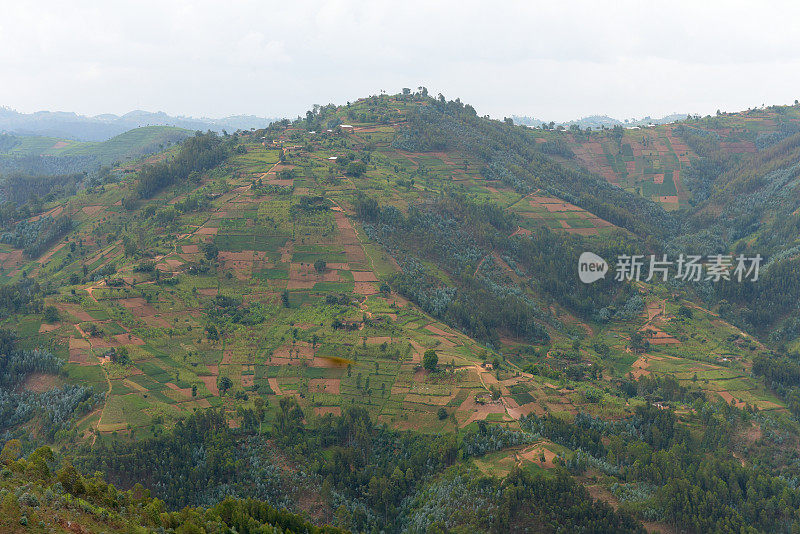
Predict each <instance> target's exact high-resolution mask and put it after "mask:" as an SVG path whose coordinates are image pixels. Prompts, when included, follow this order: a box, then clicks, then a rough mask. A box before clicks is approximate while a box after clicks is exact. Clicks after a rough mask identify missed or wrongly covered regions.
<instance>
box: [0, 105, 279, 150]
mask: <svg viewBox="0 0 800 534" xmlns="http://www.w3.org/2000/svg"><path fill="white" fill-rule="evenodd" d="M274 120H277V119H274V118H268V117H256V116H253V115H234V116H230V117H224V118H221V119H209V118H192V117H173V116H170V115H167V114H166V113H164V112H157V113H152V112H148V111H141V110H137V111H131V112H129V113H126V114H124V115H114V114H104V115H97V116H94V117H87V116H85V115H79V114H77V113H69V112H52V111H39V112H36V113H19V112H17V111H15V110H13V109H9V108H0V132H4V133H7V134H11V135H17V136H22V137H27V136H34V137H55V138H63V139H76V140H79V141H94V142H100V141H107V140H108V139H110V138H112V137H116V136H118V135H120V134H123V133H125V132H127V131H129V130H134V129H137V128H143V127H148V126H169V127H173V128H182V129H186V130H192V131H196V130H201V131H206V130H213V131H216V132H221V131H222V130H228V131H231V132H233V131H236V130H249V129H251V128H264V127H265V126H268V125H269V123H270V122H273V121H274Z"/></svg>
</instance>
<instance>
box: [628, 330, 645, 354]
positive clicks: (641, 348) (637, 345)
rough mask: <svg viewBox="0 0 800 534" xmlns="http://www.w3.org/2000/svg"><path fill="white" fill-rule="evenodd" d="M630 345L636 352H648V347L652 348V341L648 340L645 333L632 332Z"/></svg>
mask: <svg viewBox="0 0 800 534" xmlns="http://www.w3.org/2000/svg"><path fill="white" fill-rule="evenodd" d="M630 346H631V349H632V350H633V351H634V352H647V349H649V348H650V341H648V340H647V337H645V335H644V334H642V333H641V332H639V331H636V332H634V333H633V334H631V342H630Z"/></svg>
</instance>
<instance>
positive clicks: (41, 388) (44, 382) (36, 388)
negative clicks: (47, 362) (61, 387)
mask: <svg viewBox="0 0 800 534" xmlns="http://www.w3.org/2000/svg"><path fill="white" fill-rule="evenodd" d="M59 382H60V380H59V378H58V377H57V376H56V375H49V374H44V373H32V374H29V375H28V377H27V378H26V379H25V383H24V384H23V385H22V387H24V388H25V389H27V390H28V391H33V392H34V393H44V392H45V391H50V390H51V389H53V388H54V387H55V386H56V385H58V383H59Z"/></svg>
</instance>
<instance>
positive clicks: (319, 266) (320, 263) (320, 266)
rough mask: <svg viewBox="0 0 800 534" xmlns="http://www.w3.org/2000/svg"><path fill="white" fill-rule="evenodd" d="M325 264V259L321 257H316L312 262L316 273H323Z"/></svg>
mask: <svg viewBox="0 0 800 534" xmlns="http://www.w3.org/2000/svg"><path fill="white" fill-rule="evenodd" d="M326 266H327V264H326V263H325V260H323V259H322V258H317V260H316V261H315V262H314V270H315V271H317V272H318V273H324V272H325V267H326Z"/></svg>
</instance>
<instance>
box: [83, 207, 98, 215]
mask: <svg viewBox="0 0 800 534" xmlns="http://www.w3.org/2000/svg"><path fill="white" fill-rule="evenodd" d="M81 211H82V212H83V213H85V214H86V215H95V214H97V213H100V212H101V211H103V206H85V207H84V208H83V209H82V210H81Z"/></svg>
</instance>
